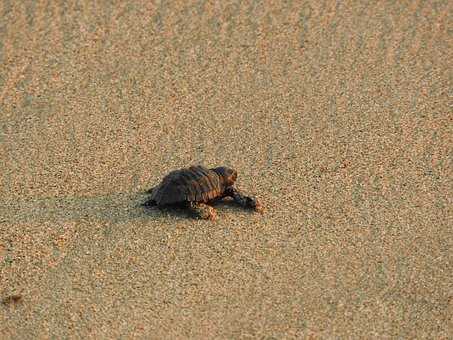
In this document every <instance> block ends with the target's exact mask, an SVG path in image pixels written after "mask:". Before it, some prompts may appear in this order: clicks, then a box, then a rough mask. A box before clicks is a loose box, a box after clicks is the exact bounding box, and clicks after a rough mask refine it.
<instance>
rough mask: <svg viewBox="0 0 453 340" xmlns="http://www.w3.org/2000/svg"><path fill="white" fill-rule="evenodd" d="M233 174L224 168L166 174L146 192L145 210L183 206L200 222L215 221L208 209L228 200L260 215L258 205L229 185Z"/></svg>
mask: <svg viewBox="0 0 453 340" xmlns="http://www.w3.org/2000/svg"><path fill="white" fill-rule="evenodd" d="M236 179H237V171H236V170H234V169H231V168H229V167H226V166H220V167H216V168H211V169H208V168H207V167H205V166H203V165H194V166H190V167H188V168H182V169H178V170H173V171H171V172H169V173H168V174H167V175H166V176H165V177H164V178H163V179H162V181H161V182H160V183H159V184H158V185H157V186H155V187H153V188H151V189H149V190H147V191H146V193H147V194H150V197H149V198H148V199H147V201H146V202H145V203H144V204H143V205H144V206H145V207H153V206H157V207H159V208H160V207H165V206H183V207H185V208H187V209H188V210H189V211H190V212H191V214H192V215H193V216H194V217H196V218H200V219H206V220H212V221H213V220H215V219H216V217H217V215H216V210H215V209H214V208H213V207H212V206H210V205H209V203H213V202H215V201H218V200H221V199H223V198H225V197H231V198H233V200H234V201H235V202H236V203H237V204H239V205H240V206H242V207H244V208H247V209H252V210H254V211H257V212H260V213H263V211H264V209H263V206H262V204H261V203H260V202H259V201H258V200H257V199H256V198H255V197H252V196H246V195H244V194H243V193H242V192H240V191H239V190H238V189H236V188H235V187H234V186H233V185H234V183H235V181H236Z"/></svg>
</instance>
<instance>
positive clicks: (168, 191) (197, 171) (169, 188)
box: [151, 165, 222, 205]
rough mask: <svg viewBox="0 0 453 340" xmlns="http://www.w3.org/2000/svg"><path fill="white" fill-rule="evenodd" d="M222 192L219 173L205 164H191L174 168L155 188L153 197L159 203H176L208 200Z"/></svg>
mask: <svg viewBox="0 0 453 340" xmlns="http://www.w3.org/2000/svg"><path fill="white" fill-rule="evenodd" d="M221 193H222V182H221V180H220V177H219V175H218V174H217V173H216V172H214V171H213V170H210V169H207V168H205V167H204V166H201V165H198V166H191V167H190V168H184V169H180V170H174V171H172V172H170V173H169V174H168V175H167V176H165V177H164V178H163V179H162V182H161V183H160V184H159V185H158V186H157V187H156V188H154V189H153V192H152V194H151V199H152V200H154V201H155V202H156V203H157V205H166V204H175V203H181V202H185V201H192V202H208V201H210V200H212V199H214V198H216V197H219V196H220V195H221Z"/></svg>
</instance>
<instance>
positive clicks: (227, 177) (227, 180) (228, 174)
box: [211, 166, 238, 187]
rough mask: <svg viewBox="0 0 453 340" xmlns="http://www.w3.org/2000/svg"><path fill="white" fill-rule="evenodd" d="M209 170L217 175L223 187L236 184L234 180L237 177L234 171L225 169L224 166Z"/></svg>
mask: <svg viewBox="0 0 453 340" xmlns="http://www.w3.org/2000/svg"><path fill="white" fill-rule="evenodd" d="M211 170H212V171H215V172H216V173H217V175H219V177H220V178H221V180H222V182H223V184H224V185H225V187H229V186H231V185H233V184H234V182H236V178H237V177H238V173H237V172H236V170H234V169H231V168H227V167H225V166H220V167H218V168H214V169H211Z"/></svg>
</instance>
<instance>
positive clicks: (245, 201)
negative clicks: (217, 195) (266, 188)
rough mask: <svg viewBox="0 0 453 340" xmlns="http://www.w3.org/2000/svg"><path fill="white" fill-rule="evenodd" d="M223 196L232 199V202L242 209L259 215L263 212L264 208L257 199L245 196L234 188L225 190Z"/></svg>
mask: <svg viewBox="0 0 453 340" xmlns="http://www.w3.org/2000/svg"><path fill="white" fill-rule="evenodd" d="M224 196H229V197H232V198H233V200H234V201H235V202H236V203H237V204H239V205H240V206H241V207H243V208H249V209H253V210H255V211H257V212H259V213H261V214H262V213H263V212H264V207H263V205H262V204H261V203H260V201H258V199H257V198H255V197H252V196H246V195H244V194H243V193H242V192H240V191H239V190H238V189H236V188H234V187H228V188H227V189H226V190H225V194H224Z"/></svg>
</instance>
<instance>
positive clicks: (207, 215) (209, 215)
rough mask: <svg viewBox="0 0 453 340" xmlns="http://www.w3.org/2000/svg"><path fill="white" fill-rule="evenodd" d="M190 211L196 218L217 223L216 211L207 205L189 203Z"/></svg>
mask: <svg viewBox="0 0 453 340" xmlns="http://www.w3.org/2000/svg"><path fill="white" fill-rule="evenodd" d="M188 209H189V210H190V212H191V214H192V215H193V216H194V217H196V218H201V219H203V220H211V221H215V220H216V218H217V213H216V210H215V209H214V208H213V207H211V206H209V205H207V204H205V203H198V202H189V203H188Z"/></svg>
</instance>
